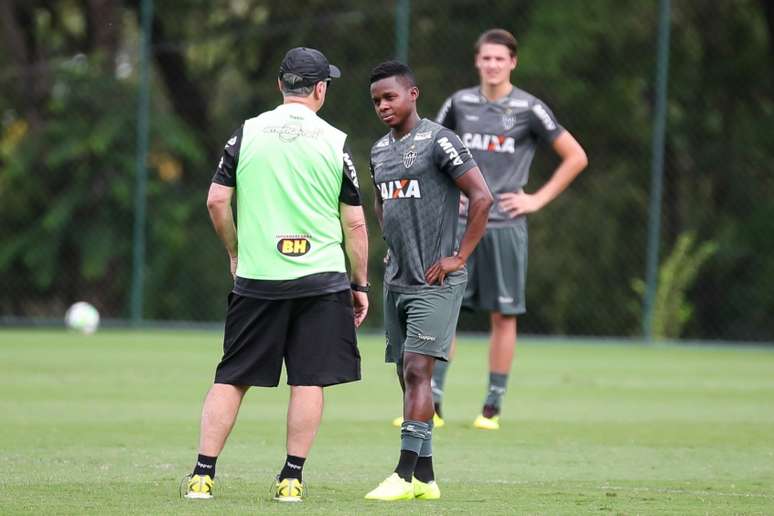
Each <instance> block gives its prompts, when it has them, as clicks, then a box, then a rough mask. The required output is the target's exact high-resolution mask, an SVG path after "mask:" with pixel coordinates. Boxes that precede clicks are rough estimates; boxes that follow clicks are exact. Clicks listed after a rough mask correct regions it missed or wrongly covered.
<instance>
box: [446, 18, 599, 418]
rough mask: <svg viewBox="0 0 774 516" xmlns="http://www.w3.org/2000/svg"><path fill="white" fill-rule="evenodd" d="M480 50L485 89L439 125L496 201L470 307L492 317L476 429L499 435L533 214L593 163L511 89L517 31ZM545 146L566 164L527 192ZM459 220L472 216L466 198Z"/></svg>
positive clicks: (468, 96) (471, 266)
mask: <svg viewBox="0 0 774 516" xmlns="http://www.w3.org/2000/svg"><path fill="white" fill-rule="evenodd" d="M475 51H476V55H475V66H476V69H477V70H478V74H479V78H480V84H479V85H478V86H476V87H473V88H467V89H464V90H460V91H458V92H456V93H455V94H454V95H452V96H451V97H449V98H448V99H447V100H446V102H445V103H444V105H443V107H442V108H441V111H440V113H439V114H438V119H437V122H438V123H440V124H442V125H444V126H445V127H448V128H449V129H452V130H453V131H455V132H456V133H457V134H458V135H460V137H461V138H462V141H463V142H464V143H465V145H466V146H467V147H468V149H470V152H471V154H472V155H473V158H474V159H475V160H476V162H477V163H478V165H479V166H480V167H481V172H482V173H483V174H484V178H486V182H487V184H488V185H489V188H490V189H491V190H492V193H493V194H494V195H495V198H496V202H495V204H494V205H493V206H492V209H491V211H490V213H489V222H488V223H487V231H486V235H485V236H484V238H483V239H482V240H481V243H480V244H479V246H478V247H477V248H476V250H475V252H474V253H473V255H472V256H471V257H470V260H469V262H468V274H469V277H468V286H467V289H466V292H465V299H464V301H463V306H465V307H467V308H475V309H479V310H486V311H488V312H489V314H490V324H491V326H490V327H491V334H490V346H489V387H488V390H487V395H486V398H485V400H484V406H483V409H482V411H481V414H480V415H479V416H478V417H477V418H476V420H475V422H474V426H475V427H477V428H482V429H487V430H497V429H498V428H499V427H500V423H499V414H500V407H501V403H502V397H503V394H504V393H505V388H506V384H507V382H508V374H509V372H510V370H511V362H512V361H513V354H514V350H515V347H516V316H517V315H519V314H523V313H525V312H526V304H525V299H524V292H525V280H526V274H527V217H526V216H527V215H528V214H530V213H534V212H536V211H538V210H540V209H541V208H543V207H544V206H546V205H547V204H548V203H550V202H551V201H552V200H554V199H555V198H556V197H557V196H558V195H559V194H560V193H561V192H562V191H563V190H564V189H565V188H567V186H568V185H569V184H570V183H571V182H572V181H573V180H574V179H575V177H576V176H577V175H578V174H579V173H580V172H581V171H582V170H583V169H584V168H585V167H586V165H587V163H588V161H587V158H586V153H585V152H584V150H583V148H582V147H581V146H580V144H579V143H578V142H577V141H576V140H575V138H574V137H573V136H572V135H571V134H570V133H569V132H568V131H567V130H565V129H564V128H562V126H560V125H559V123H558V122H557V121H556V118H555V117H554V114H553V113H552V112H551V110H550V109H549V108H548V106H546V104H545V103H544V102H542V101H541V100H540V99H538V98H536V97H534V96H533V95H530V94H529V93H527V92H526V91H524V90H520V89H519V88H517V87H515V86H514V85H513V84H511V72H512V71H513V70H514V69H515V68H516V65H517V64H518V58H517V45H516V39H515V38H514V37H513V35H512V34H511V33H510V32H508V31H505V30H502V29H492V30H488V31H486V32H484V33H483V34H482V35H481V36H480V37H479V38H478V41H477V42H476V45H475ZM541 141H542V142H545V143H547V144H549V145H551V147H552V148H553V149H554V152H556V154H557V155H558V156H559V159H560V160H561V162H560V163H559V166H558V167H557V168H556V170H555V171H554V173H553V175H552V176H551V178H550V179H549V180H548V182H546V183H545V184H544V185H543V186H542V187H541V188H540V189H539V190H537V191H536V192H535V193H534V194H528V193H526V192H525V191H524V190H523V189H522V188H523V187H524V185H525V184H526V183H527V179H528V176H529V167H530V164H531V163H532V158H533V156H534V155H535V149H536V148H537V146H538V143H539V142H541ZM460 215H461V216H462V217H465V216H466V205H465V200H464V199H463V203H462V204H461V209H460ZM467 215H469V211H468V212H467ZM468 220H469V219H468ZM461 226H462V227H464V222H463V224H462V225H461ZM454 348H455V346H454V345H453V346H452V351H451V355H452V356H453V354H454ZM447 367H448V362H439V363H438V365H437V366H436V368H435V371H434V373H433V401H434V404H435V409H436V412H437V413H438V415H439V416H440V414H441V401H442V399H443V388H444V381H445V377H446V371H447Z"/></svg>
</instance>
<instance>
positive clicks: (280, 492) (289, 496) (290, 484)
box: [273, 477, 304, 503]
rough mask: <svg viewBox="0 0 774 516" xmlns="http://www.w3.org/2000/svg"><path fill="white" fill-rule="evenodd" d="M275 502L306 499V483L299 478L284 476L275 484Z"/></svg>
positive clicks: (291, 501)
mask: <svg viewBox="0 0 774 516" xmlns="http://www.w3.org/2000/svg"><path fill="white" fill-rule="evenodd" d="M273 500H274V501H275V502H290V503H293V502H302V501H303V500H304V484H303V482H301V481H300V480H298V479H297V478H283V479H281V480H280V478H279V477H277V481H276V482H275V484H274V498H273Z"/></svg>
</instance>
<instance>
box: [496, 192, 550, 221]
mask: <svg viewBox="0 0 774 516" xmlns="http://www.w3.org/2000/svg"><path fill="white" fill-rule="evenodd" d="M497 201H498V203H499V204H500V207H501V208H502V209H503V210H504V211H505V212H506V213H508V215H509V216H510V217H511V218H512V219H513V218H516V217H518V216H519V215H527V214H528V213H534V212H536V211H538V210H539V209H540V208H542V207H543V206H542V205H541V204H540V201H539V200H538V199H537V197H536V196H535V195H532V194H528V193H525V192H513V193H510V192H509V193H504V194H502V195H500V196H499V197H498V199H497Z"/></svg>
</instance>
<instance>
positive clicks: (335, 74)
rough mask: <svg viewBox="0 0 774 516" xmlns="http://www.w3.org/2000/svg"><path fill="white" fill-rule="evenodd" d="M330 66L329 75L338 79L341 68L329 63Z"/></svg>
mask: <svg viewBox="0 0 774 516" xmlns="http://www.w3.org/2000/svg"><path fill="white" fill-rule="evenodd" d="M328 66H329V67H330V72H329V75H328V76H329V77H330V78H332V79H338V78H339V77H341V70H339V67H338V66H336V65H328Z"/></svg>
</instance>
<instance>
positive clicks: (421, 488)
mask: <svg viewBox="0 0 774 516" xmlns="http://www.w3.org/2000/svg"><path fill="white" fill-rule="evenodd" d="M411 484H412V485H413V486H414V498H416V499H417V500H438V499H439V498H440V497H441V488H440V487H438V484H436V483H435V480H431V481H430V482H422V481H421V480H417V479H416V477H411Z"/></svg>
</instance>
